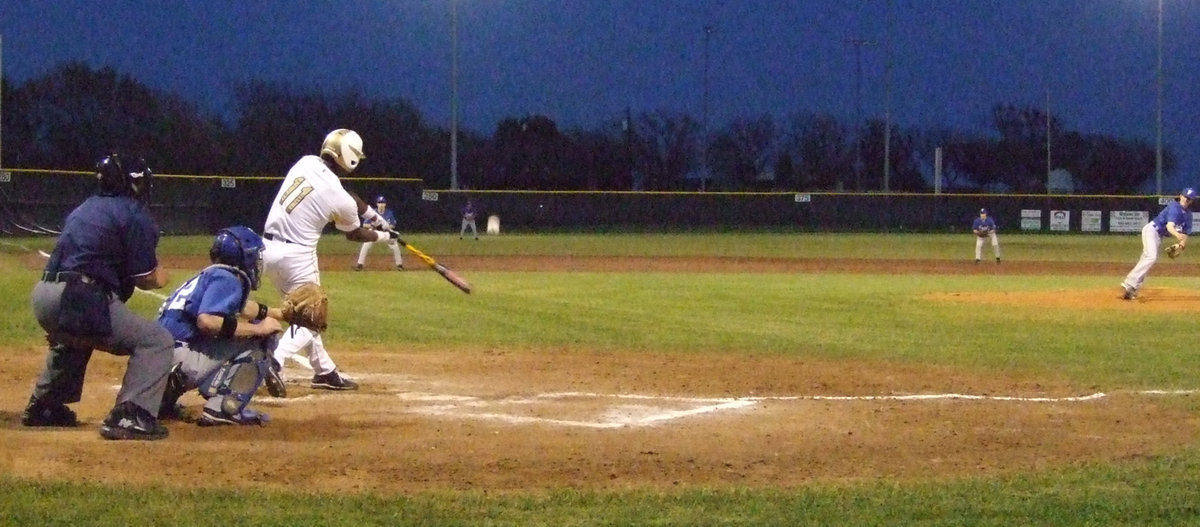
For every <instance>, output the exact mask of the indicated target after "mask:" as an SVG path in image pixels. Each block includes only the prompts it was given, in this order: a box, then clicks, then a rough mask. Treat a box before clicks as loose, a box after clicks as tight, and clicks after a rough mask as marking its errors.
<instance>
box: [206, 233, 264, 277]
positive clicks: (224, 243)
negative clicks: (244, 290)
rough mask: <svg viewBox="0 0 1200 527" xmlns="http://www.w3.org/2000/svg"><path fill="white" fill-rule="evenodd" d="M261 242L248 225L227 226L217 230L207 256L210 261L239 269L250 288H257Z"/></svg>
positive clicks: (260, 275) (260, 270)
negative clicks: (244, 274) (248, 280)
mask: <svg viewBox="0 0 1200 527" xmlns="http://www.w3.org/2000/svg"><path fill="white" fill-rule="evenodd" d="M263 249H264V247H263V242H262V238H260V237H259V236H258V235H257V234H255V233H254V231H253V230H251V229H250V228H249V227H242V226H241V225H238V226H235V227H227V228H224V229H221V230H220V231H219V232H217V237H216V238H215V239H213V244H212V248H211V249H209V250H208V258H209V260H211V261H212V263H219V264H225V265H231V266H233V267H236V268H238V269H241V271H242V272H243V273H246V277H247V278H249V279H250V289H252V290H257V289H258V285H259V283H260V281H261V277H262V253H263Z"/></svg>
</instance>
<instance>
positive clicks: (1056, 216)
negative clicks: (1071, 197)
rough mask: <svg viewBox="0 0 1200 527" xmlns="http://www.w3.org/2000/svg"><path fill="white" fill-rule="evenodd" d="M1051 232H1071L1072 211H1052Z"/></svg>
mask: <svg viewBox="0 0 1200 527" xmlns="http://www.w3.org/2000/svg"><path fill="white" fill-rule="evenodd" d="M1050 230H1052V231H1069V230H1071V211H1069V210H1052V211H1050Z"/></svg>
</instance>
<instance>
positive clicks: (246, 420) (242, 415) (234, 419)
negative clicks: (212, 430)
mask: <svg viewBox="0 0 1200 527" xmlns="http://www.w3.org/2000/svg"><path fill="white" fill-rule="evenodd" d="M270 420H271V416H269V415H267V414H264V413H262V412H256V411H254V410H251V409H249V408H243V409H242V411H241V412H238V413H237V415H232V414H227V413H225V412H222V411H220V410H213V409H212V408H209V407H207V406H206V407H204V413H203V414H201V415H200V420H199V421H197V422H196V424H197V425H200V426H225V425H259V426H263V425H265V424H267V422H268V421H270Z"/></svg>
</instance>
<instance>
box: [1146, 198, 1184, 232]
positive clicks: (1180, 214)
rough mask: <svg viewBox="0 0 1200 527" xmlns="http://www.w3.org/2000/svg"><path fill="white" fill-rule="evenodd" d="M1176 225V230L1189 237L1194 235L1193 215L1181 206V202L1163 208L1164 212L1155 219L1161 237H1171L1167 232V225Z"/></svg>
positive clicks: (1171, 203) (1174, 202)
mask: <svg viewBox="0 0 1200 527" xmlns="http://www.w3.org/2000/svg"><path fill="white" fill-rule="evenodd" d="M1168 222H1170V223H1174V224H1175V228H1176V229H1177V230H1179V232H1182V233H1184V234H1187V235H1191V234H1192V213H1191V212H1188V210H1187V209H1185V208H1183V205H1180V204H1179V200H1174V201H1172V202H1170V203H1168V204H1167V206H1166V207H1164V208H1163V210H1162V212H1159V213H1158V216H1155V218H1154V226H1155V227H1157V228H1158V235H1159V236H1170V235H1171V233H1169V232H1167V223H1168Z"/></svg>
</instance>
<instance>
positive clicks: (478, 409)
mask: <svg viewBox="0 0 1200 527" xmlns="http://www.w3.org/2000/svg"><path fill="white" fill-rule="evenodd" d="M397 377H402V378H403V379H404V380H405V381H406V382H409V383H415V382H416V379H415V378H412V377H404V376H396V375H389V374H367V375H362V376H360V377H359V378H365V379H374V380H376V381H382V380H384V379H389V378H390V379H395V378H397ZM1127 393H1132V394H1135V395H1152V396H1171V395H1191V394H1194V393H1200V390H1140V391H1132V392H1127ZM381 396H394V397H397V398H399V399H401V400H402V401H405V402H406V403H411V404H414V405H416V406H414V407H411V408H406V409H398V410H397V411H398V412H399V413H411V414H418V415H425V416H431V417H441V418H453V419H464V420H467V419H472V420H484V421H499V422H503V423H506V424H514V425H550V426H565V427H576V428H591V429H620V428H636V427H646V426H654V425H658V424H662V423H667V422H671V421H675V420H679V419H684V418H688V417H693V416H700V415H705V414H713V413H717V412H723V411H735V410H752V409H753V408H754V407H756V406H758V405H760V404H761V403H764V402H770V401H829V402H870V401H936V400H952V401H993V402H1014V403H1038V404H1044V403H1079V402H1091V401H1099V400H1102V399H1105V398H1108V397H1110V394H1108V393H1104V392H1096V393H1092V394H1088V395H1079V396H1063V397H1023V396H1013V395H978V394H962V393H936V394H898V395H783V396H748V397H716V398H714V397H685V396H667V395H646V394H621V393H616V394H614V393H599V392H547V393H541V394H535V395H531V396H510V397H500V398H485V397H478V396H471V395H453V394H445V393H430V392H419V391H401V392H390V393H389V392H384V393H378V392H377V393H347V392H338V393H328V394H315V393H314V394H306V395H303V396H300V397H295V398H291V399H268V398H256V401H258V402H261V403H262V404H265V405H268V406H287V405H291V404H299V403H316V402H321V401H330V400H336V399H333V398H340V399H341V400H345V398H347V397H373V398H378V397H381ZM566 399H601V400H603V399H611V400H616V401H642V402H650V403H653V402H658V403H662V404H659V405H657V406H655V405H645V404H643V405H628V404H616V403H614V404H611V405H609V406H608V407H607V409H606V410H604V411H603V412H602V415H600V416H598V417H596V418H593V419H590V420H580V419H561V418H553V417H539V416H530V415H521V414H518V413H513V412H504V411H502V410H503V407H512V406H525V407H528V405H533V404H544V403H547V402H552V401H563V400H566ZM663 404H667V405H674V406H685V408H666V407H664V405H663Z"/></svg>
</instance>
